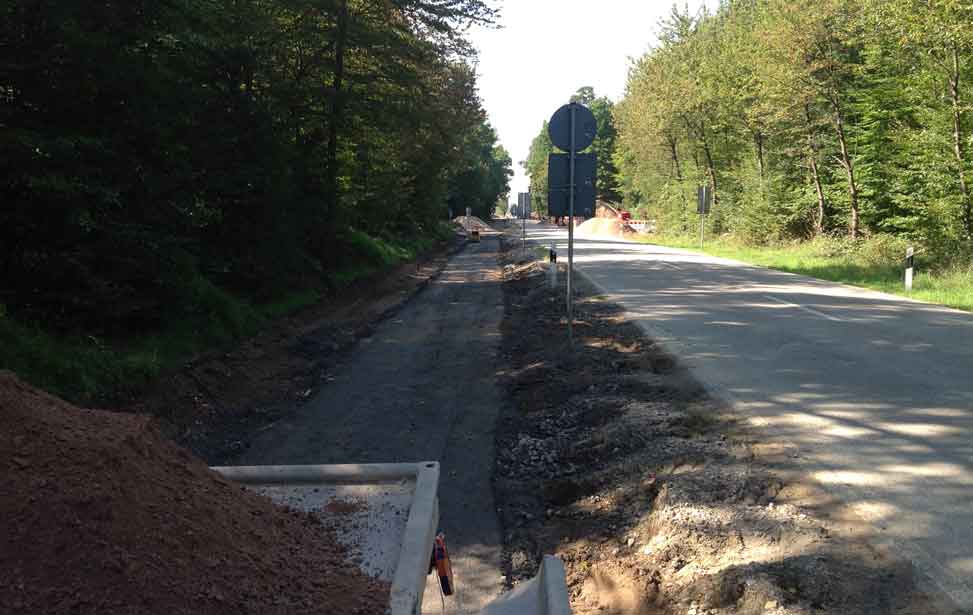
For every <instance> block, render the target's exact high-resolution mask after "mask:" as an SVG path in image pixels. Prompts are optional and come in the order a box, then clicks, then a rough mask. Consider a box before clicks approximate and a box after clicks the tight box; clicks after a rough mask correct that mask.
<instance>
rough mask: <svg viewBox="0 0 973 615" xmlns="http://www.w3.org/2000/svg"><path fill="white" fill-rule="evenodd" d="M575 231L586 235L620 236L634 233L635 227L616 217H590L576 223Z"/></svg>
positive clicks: (623, 236)
mask: <svg viewBox="0 0 973 615" xmlns="http://www.w3.org/2000/svg"><path fill="white" fill-rule="evenodd" d="M577 233H578V234H579V235H585V236H588V237H621V238H625V237H628V236H629V235H634V234H635V229H633V228H632V227H630V226H628V225H627V224H625V223H624V222H622V221H621V220H619V219H618V218H591V219H590V220H585V221H584V222H583V223H581V224H579V225H578V228H577Z"/></svg>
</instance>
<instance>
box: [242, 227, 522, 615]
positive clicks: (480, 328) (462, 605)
mask: <svg viewBox="0 0 973 615" xmlns="http://www.w3.org/2000/svg"><path fill="white" fill-rule="evenodd" d="M497 250H498V240H497V238H496V236H490V235H486V236H484V238H483V240H482V242H481V243H471V244H469V245H468V246H467V248H466V249H465V250H464V251H463V252H461V253H459V254H457V255H456V256H454V257H452V258H451V259H450V261H449V263H448V264H447V265H446V267H445V269H444V270H443V271H442V273H441V274H440V275H439V276H438V277H437V278H436V279H435V280H433V281H432V282H431V283H429V285H428V286H427V287H426V288H425V290H423V292H421V293H420V294H418V295H417V296H416V297H415V298H414V299H413V300H412V301H411V302H409V303H408V304H407V305H405V306H404V307H403V308H402V309H401V310H400V311H399V312H397V313H396V314H395V316H393V317H391V318H389V319H387V320H385V321H384V322H382V323H381V324H379V325H378V326H377V327H376V328H375V330H374V331H373V333H372V334H371V335H370V336H368V337H365V338H363V339H362V340H360V342H359V345H358V346H357V348H356V349H355V350H354V351H353V352H352V354H351V355H350V356H349V357H348V358H347V360H346V361H344V362H343V363H342V364H341V365H340V366H337V367H335V368H333V369H332V370H331V371H329V374H328V376H327V379H328V380H329V382H328V383H327V385H326V386H324V387H323V388H322V389H321V390H320V391H319V392H318V393H317V394H315V395H313V396H312V397H311V398H310V399H309V400H308V402H307V403H306V404H304V405H303V406H302V407H301V408H299V409H298V410H297V411H296V412H294V413H292V414H288V415H285V416H284V418H282V419H280V420H279V421H278V422H277V423H276V424H274V425H273V426H272V427H270V428H269V429H266V430H265V431H263V432H262V433H261V434H259V435H258V436H257V437H256V438H255V439H254V441H253V444H252V446H251V447H250V448H249V450H247V451H246V452H245V453H244V454H243V455H242V456H241V457H240V459H238V460H237V463H242V464H302V463H378V462H407V461H421V460H438V461H439V462H440V463H441V464H442V470H443V473H442V477H441V479H440V487H439V501H440V527H441V528H442V529H443V531H445V532H446V536H447V540H448V542H449V547H450V552H451V556H452V560H453V572H454V575H455V581H456V586H457V594H456V595H455V596H453V597H452V598H448V599H447V612H448V613H463V614H466V613H476V612H477V611H478V610H479V608H480V607H481V606H482V605H483V604H484V603H486V602H487V601H489V600H490V599H491V598H493V597H495V596H496V595H497V594H498V593H499V591H500V589H501V578H500V574H501V573H500V532H499V529H498V522H497V518H496V507H495V505H494V503H493V494H492V490H491V484H490V469H491V468H492V467H493V462H494V427H495V421H496V417H497V414H498V411H499V406H500V403H501V398H500V394H499V392H498V389H497V386H496V383H495V371H496V368H497V364H496V354H497V349H498V344H499V339H500V335H499V325H500V318H501V316H502V313H503V297H502V292H501V287H500V286H501V285H500V275H499V269H498V264H497ZM423 612H429V613H439V612H440V598H439V593H438V591H437V590H436V588H435V585H433V582H431V583H429V585H427V590H426V600H425V605H424V607H423Z"/></svg>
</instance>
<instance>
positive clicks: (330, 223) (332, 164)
mask: <svg viewBox="0 0 973 615" xmlns="http://www.w3.org/2000/svg"><path fill="white" fill-rule="evenodd" d="M347 38H348V0H340V2H339V4H338V21H337V32H336V33H335V43H334V80H333V82H332V88H331V105H330V106H331V118H330V121H329V122H328V158H327V176H326V177H327V180H326V181H327V204H326V207H327V209H326V210H325V236H326V237H327V244H328V245H329V246H332V245H333V240H334V236H335V233H336V230H337V229H336V228H335V221H336V219H337V213H338V203H339V201H340V195H339V187H338V132H339V130H340V128H341V124H342V119H343V116H344V92H343V90H342V88H343V87H344V79H345V42H346V39H347ZM331 251H332V250H330V249H328V250H326V252H328V253H330V252H331Z"/></svg>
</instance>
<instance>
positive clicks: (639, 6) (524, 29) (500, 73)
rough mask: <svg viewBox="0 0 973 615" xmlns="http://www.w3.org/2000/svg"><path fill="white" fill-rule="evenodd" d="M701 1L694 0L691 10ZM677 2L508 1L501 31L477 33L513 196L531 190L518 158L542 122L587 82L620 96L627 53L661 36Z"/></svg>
mask: <svg viewBox="0 0 973 615" xmlns="http://www.w3.org/2000/svg"><path fill="white" fill-rule="evenodd" d="M701 4H702V2H700V1H699V0H693V1H691V2H688V5H689V8H690V9H692V10H695V9H696V8H697V7H698V6H700V5H701ZM679 5H680V6H683V3H681V2H680V3H679ZM671 8H672V2H669V1H668V0H665V1H652V0H648V1H646V0H599V1H597V2H592V1H590V0H588V1H582V0H506V1H505V2H504V3H503V5H502V8H501V10H502V15H501V20H500V21H501V25H502V26H503V28H502V29H500V30H476V31H474V32H473V33H472V35H471V38H472V40H473V43H474V44H475V45H476V47H477V49H478V50H479V66H478V70H477V72H478V75H479V79H478V84H479V90H480V96H481V97H482V98H483V101H484V105H485V106H486V109H487V112H488V113H489V115H490V122H491V123H492V124H493V126H494V127H495V128H496V129H497V131H498V132H499V133H500V141H501V143H502V144H503V146H504V147H505V148H507V151H509V152H510V155H511V157H512V158H513V160H514V172H515V176H514V179H513V181H512V182H511V186H510V200H511V201H513V202H516V200H517V193H518V192H522V191H524V190H527V177H526V176H525V175H524V170H523V168H522V167H521V166H520V164H519V163H520V161H521V160H524V159H525V158H526V157H527V150H528V148H529V147H530V141H531V139H532V138H533V137H534V135H536V134H537V130H538V128H539V127H540V124H541V122H543V121H544V120H546V119H548V118H549V117H550V116H551V114H552V113H553V112H554V110H555V109H557V107H558V106H560V105H562V104H564V103H566V102H568V98H569V97H570V96H571V94H573V93H574V92H575V90H577V89H578V88H579V87H581V86H584V85H590V86H592V87H594V89H595V94H596V95H598V96H608V97H609V98H611V99H612V100H618V99H619V98H621V96H622V94H623V93H624V91H625V78H626V76H627V74H628V66H629V62H628V59H627V58H629V57H634V58H637V57H639V56H641V55H642V54H643V53H645V51H646V50H647V49H648V47H649V45H651V44H653V43H654V42H655V40H656V33H657V31H658V22H659V19H660V18H662V17H664V16H666V15H668V14H669V11H670V10H671Z"/></svg>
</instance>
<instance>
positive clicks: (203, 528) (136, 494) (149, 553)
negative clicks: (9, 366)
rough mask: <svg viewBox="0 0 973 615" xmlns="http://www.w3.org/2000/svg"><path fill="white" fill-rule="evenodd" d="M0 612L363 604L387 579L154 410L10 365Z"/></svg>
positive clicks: (3, 445)
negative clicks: (61, 387) (130, 407)
mask: <svg viewBox="0 0 973 615" xmlns="http://www.w3.org/2000/svg"><path fill="white" fill-rule="evenodd" d="M0 519H2V520H3V527H4V531H3V534H2V536H0V612H3V613H18V614H22V615H31V614H35V613H36V614H41V613H44V614H50V613H71V614H86V613H114V614H124V613H140V614H155V613H158V614H165V615H181V614H186V615H188V614H190V613H193V614H197V613H203V614H206V613H213V614H216V613H254V614H256V613H295V612H302V613H358V614H362V615H372V614H375V615H380V614H382V613H384V612H385V605H386V604H387V602H388V591H389V588H388V585H387V584H385V583H382V582H379V581H376V580H374V579H371V578H369V577H367V576H365V575H363V574H362V573H361V572H360V571H359V569H358V567H357V566H356V565H354V564H353V563H350V561H349V560H350V559H353V557H354V555H353V554H350V553H348V552H347V551H346V549H345V548H344V547H343V546H341V545H340V544H339V543H338V542H337V540H336V537H335V536H334V534H333V533H330V532H329V530H327V529H326V528H325V527H323V526H322V525H321V523H320V522H319V521H318V520H316V519H315V518H313V517H312V516H310V515H308V514H306V513H300V512H296V511H291V510H286V509H283V508H279V507H277V506H275V505H274V504H273V503H272V502H271V501H270V500H268V499H266V498H263V497H260V496H257V495H256V494H253V493H251V492H248V491H246V490H244V489H243V488H242V487H240V486H238V485H235V484H233V483H230V482H229V481H226V480H224V479H223V478H221V477H220V476H219V475H217V474H216V473H214V472H212V471H211V470H209V468H207V467H206V466H205V465H204V464H203V463H202V462H200V461H198V460H196V459H194V458H193V457H192V456H191V455H190V454H189V453H188V452H186V451H185V450H183V449H181V448H179V447H177V446H176V445H174V444H172V443H170V442H169V441H167V440H165V439H164V438H163V437H162V436H161V435H160V433H159V432H158V430H157V429H156V428H155V427H154V426H153V423H152V421H151V420H150V419H148V418H147V417H144V416H138V415H130V414H118V413H112V412H104V411H97V410H82V409H79V408H76V407H74V406H71V405H69V404H67V403H66V402H64V401H62V400H60V399H57V398H55V397H52V396H50V395H47V394H45V393H43V392H41V391H38V390H36V389H33V388H31V387H29V386H28V385H25V384H23V383H22V382H20V381H19V380H17V378H16V377H15V376H13V375H12V374H10V373H9V372H0Z"/></svg>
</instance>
